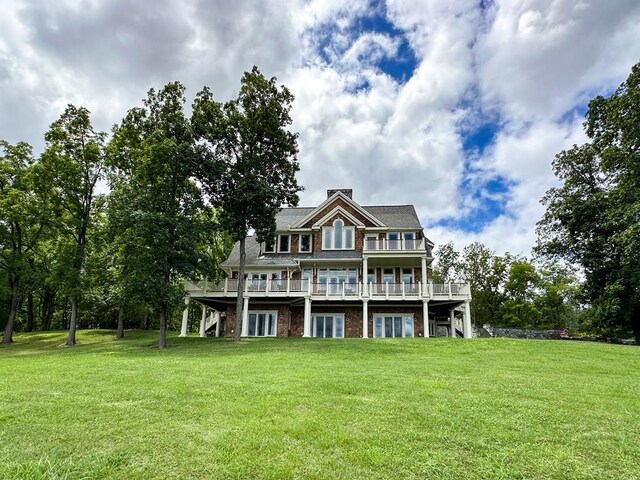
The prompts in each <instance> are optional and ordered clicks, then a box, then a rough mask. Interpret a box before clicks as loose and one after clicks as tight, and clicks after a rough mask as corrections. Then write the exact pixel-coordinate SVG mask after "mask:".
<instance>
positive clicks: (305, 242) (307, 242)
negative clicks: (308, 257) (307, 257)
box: [298, 234, 311, 253]
mask: <svg viewBox="0 0 640 480" xmlns="http://www.w3.org/2000/svg"><path fill="white" fill-rule="evenodd" d="M298 249H299V251H300V253H308V252H311V235H310V234H300V246H299V247H298Z"/></svg>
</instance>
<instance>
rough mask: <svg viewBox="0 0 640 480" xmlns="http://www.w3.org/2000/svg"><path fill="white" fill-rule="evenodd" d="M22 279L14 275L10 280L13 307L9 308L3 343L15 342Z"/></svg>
mask: <svg viewBox="0 0 640 480" xmlns="http://www.w3.org/2000/svg"><path fill="white" fill-rule="evenodd" d="M19 283H20V281H19V280H18V278H17V277H14V278H12V279H11V281H10V283H9V284H10V286H11V307H10V309H9V319H8V320H7V324H6V325H5V327H4V336H3V337H2V343H4V344H8V343H11V342H13V325H14V323H15V320H16V315H17V314H18V286H19Z"/></svg>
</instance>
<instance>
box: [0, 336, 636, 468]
mask: <svg viewBox="0 0 640 480" xmlns="http://www.w3.org/2000/svg"><path fill="white" fill-rule="evenodd" d="M15 339H16V342H15V343H14V344H13V345H10V346H7V347H5V346H3V347H2V348H0V478H2V479H22V478H28V479H39V478H42V479H62V478H65V479H93V478H96V479H97V478H118V479H171V478H180V479H182V478H184V479H189V478H193V479H196V478H197V479H201V478H237V479H261V478H265V479H266V478H268V479H286V478H304V479H307V478H309V479H333V478H338V479H360V478H362V479H378V478H389V479H400V478H416V479H427V478H434V479H525V478H526V479H546V478H553V479H565V478H568V479H616V480H619V479H634V478H640V348H637V347H632V346H620V345H606V344H595V343H586V342H585V343H582V342H568V341H526V340H507V339H474V340H463V339H447V338H436V339H428V340H425V339H418V338H416V339H395V340H390V339H385V340H383V339H380V340H373V339H368V340H367V339H346V340H321V339H318V340H315V339H299V338H297V339H293V338H292V339H251V340H246V341H243V342H241V343H240V344H234V343H233V342H231V341H229V340H226V339H211V338H206V339H201V338H195V337H194V338H186V339H183V338H177V337H175V336H170V337H169V344H170V347H169V348H167V349H165V350H163V351H160V350H158V349H157V348H154V347H153V345H154V344H155V342H156V339H157V333H154V332H127V338H126V339H125V340H123V341H116V340H114V332H112V331H81V332H80V333H79V335H78V340H79V344H78V345H77V346H75V347H72V348H69V347H64V346H62V344H63V343H64V339H65V334H64V333H60V332H57V333H39V334H20V335H16V337H15Z"/></svg>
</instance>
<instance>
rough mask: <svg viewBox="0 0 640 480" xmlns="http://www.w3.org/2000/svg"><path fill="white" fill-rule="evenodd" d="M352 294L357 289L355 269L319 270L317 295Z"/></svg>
mask: <svg viewBox="0 0 640 480" xmlns="http://www.w3.org/2000/svg"><path fill="white" fill-rule="evenodd" d="M343 283H344V284H345V286H344V291H345V293H353V292H355V291H357V289H358V271H357V270H356V269H355V268H321V269H319V270H318V284H319V285H318V293H325V292H327V291H328V292H329V293H330V294H340V293H342V288H343V287H342V284H343Z"/></svg>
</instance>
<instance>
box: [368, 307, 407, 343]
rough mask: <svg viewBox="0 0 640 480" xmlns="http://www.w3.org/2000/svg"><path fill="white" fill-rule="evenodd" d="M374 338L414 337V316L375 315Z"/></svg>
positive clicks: (401, 314)
mask: <svg viewBox="0 0 640 480" xmlns="http://www.w3.org/2000/svg"><path fill="white" fill-rule="evenodd" d="M373 336H374V338H391V337H413V315H408V314H403V313H385V314H374V315H373Z"/></svg>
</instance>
